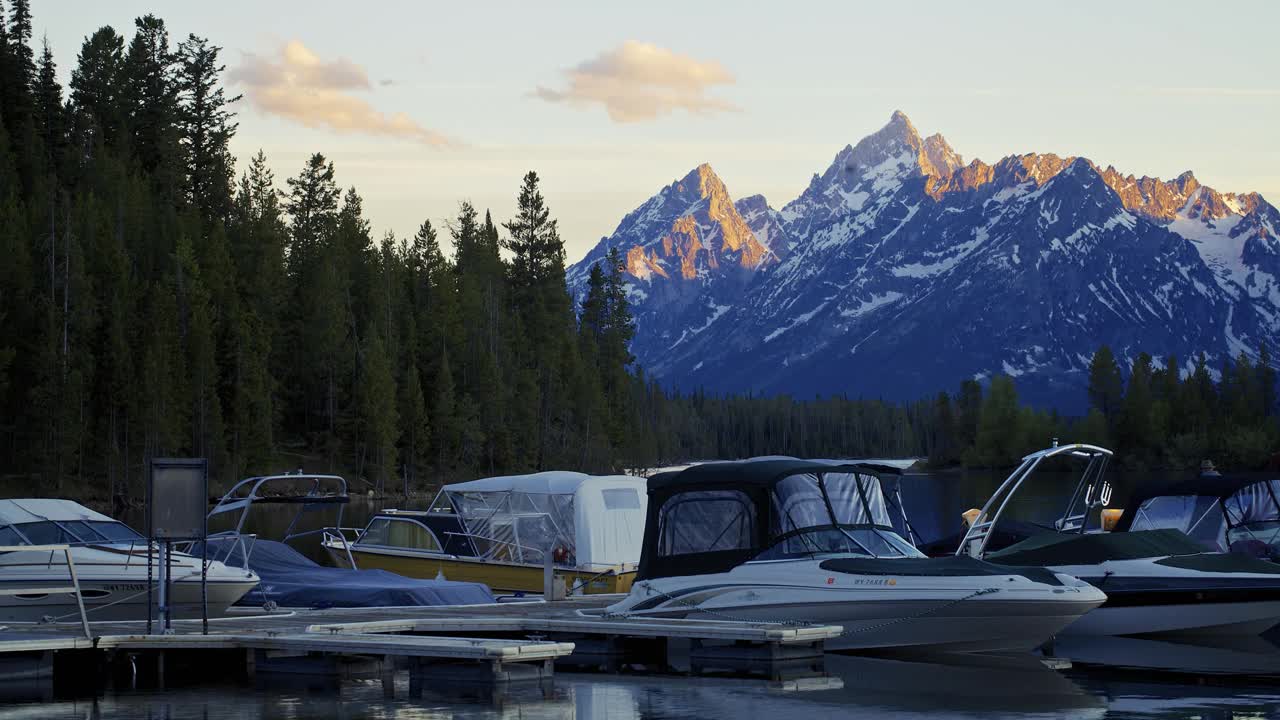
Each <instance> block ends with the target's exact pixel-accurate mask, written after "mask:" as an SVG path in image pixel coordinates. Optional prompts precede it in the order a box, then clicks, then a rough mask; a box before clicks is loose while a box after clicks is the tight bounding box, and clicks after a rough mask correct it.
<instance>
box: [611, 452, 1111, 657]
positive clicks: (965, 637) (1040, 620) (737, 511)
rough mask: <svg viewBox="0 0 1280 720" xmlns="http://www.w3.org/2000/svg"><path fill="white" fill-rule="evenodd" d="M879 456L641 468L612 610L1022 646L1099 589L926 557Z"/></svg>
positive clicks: (926, 641) (877, 637) (864, 636)
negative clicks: (902, 529)
mask: <svg viewBox="0 0 1280 720" xmlns="http://www.w3.org/2000/svg"><path fill="white" fill-rule="evenodd" d="M900 472H901V471H900V470H899V469H897V468H894V467H890V466H888V465H875V464H867V463H861V464H843V463H839V462H833V461H804V460H795V459H770V460H760V461H747V462H731V463H708V464H705V465H699V466H695V467H692V468H689V469H687V470H683V471H681V472H677V473H663V474H659V475H655V476H653V477H651V478H650V479H649V506H648V521H647V524H646V527H645V539H644V547H643V551H642V554H641V560H640V568H639V571H638V574H637V579H636V582H635V584H634V585H633V586H632V588H631V591H630V593H629V594H628V595H627V597H626V598H625V599H623V600H622V601H620V602H618V603H616V604H614V605H612V606H610V607H609V608H608V609H607V611H606V612H607V613H608V614H612V615H615V616H650V617H676V618H696V619H709V620H717V619H719V620H739V621H753V622H777V623H789V624H796V623H806V624H824V625H840V626H842V627H843V628H844V633H843V634H842V635H841V636H840V637H839V638H838V639H836V640H832V641H828V643H827V648H828V649H834V650H856V649H867V650H870V649H881V650H909V651H918V652H925V651H927V652H938V651H957V652H983V651H1018V650H1030V649H1033V648H1036V647H1038V646H1040V645H1041V644H1043V643H1044V642H1045V641H1047V640H1049V639H1050V638H1051V637H1052V636H1053V635H1054V634H1055V633H1057V632H1058V631H1059V630H1060V629H1062V628H1064V627H1066V626H1067V625H1069V624H1071V623H1072V622H1074V621H1075V620H1076V619H1077V618H1079V617H1080V616H1081V615H1083V614H1084V613H1086V612H1088V611H1089V610H1092V609H1093V608H1095V607H1097V606H1098V605H1100V604H1101V603H1102V602H1103V601H1104V600H1105V599H1106V596H1105V595H1104V594H1103V593H1102V592H1101V591H1099V590H1097V589H1096V588H1093V587H1091V586H1089V585H1088V584H1086V583H1083V582H1080V581H1079V580H1076V579H1075V578H1072V577H1069V576H1067V575H1065V574H1062V573H1053V572H1049V571H1046V570H1044V569H1041V568H1030V569H1021V568H1004V567H999V566H995V565H992V564H990V563H986V562H982V561H979V560H975V559H972V558H927V557H925V556H924V555H923V554H922V553H920V552H919V551H918V550H916V548H915V547H914V546H913V545H912V544H911V543H910V542H908V541H907V540H905V539H904V538H903V537H902V536H901V535H899V534H898V533H897V532H895V531H894V529H893V523H892V521H891V519H890V517H889V509H888V503H887V502H886V496H885V493H884V490H883V488H882V486H881V483H880V477H881V476H882V475H884V476H889V475H893V476H896V475H897V474H899V473H900Z"/></svg>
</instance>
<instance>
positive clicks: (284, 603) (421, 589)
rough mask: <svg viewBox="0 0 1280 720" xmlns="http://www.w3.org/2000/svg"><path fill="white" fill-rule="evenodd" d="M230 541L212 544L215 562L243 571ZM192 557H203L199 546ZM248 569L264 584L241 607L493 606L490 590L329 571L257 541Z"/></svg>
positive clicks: (281, 546) (344, 570)
mask: <svg viewBox="0 0 1280 720" xmlns="http://www.w3.org/2000/svg"><path fill="white" fill-rule="evenodd" d="M228 542H231V541H230V540H228V539H221V540H219V539H213V540H211V541H210V543H209V554H210V556H211V557H214V558H217V559H218V560H222V561H223V562H226V563H227V564H228V565H231V566H233V567H243V566H244V558H243V554H242V553H241V551H240V548H239V547H238V546H237V547H235V548H234V549H232V550H231V552H230V554H229V556H228V554H227V545H226V543H228ZM192 554H194V555H197V556H198V555H199V554H200V546H199V545H198V544H197V545H196V546H195V547H194V548H193V551H192ZM249 569H251V570H253V571H254V572H256V573H257V574H258V577H260V578H261V579H262V581H261V582H260V583H258V586H257V587H255V588H254V589H253V590H251V591H249V592H248V593H247V594H246V595H245V596H244V597H243V598H241V599H240V602H238V603H236V604H237V605H245V606H261V605H265V604H266V603H267V602H275V604H276V605H278V606H280V607H302V608H343V607H347V608H349V607H399V606H427V605H474V604H479V603H491V602H493V601H494V600H493V593H492V592H490V590H489V587H488V586H487V585H483V584H481V583H471V582H454V581H452V580H419V579H416V578H407V577H404V576H403V575H397V574H395V573H393V572H388V571H386V570H349V569H347V568H336V567H325V566H323V565H320V564H318V563H316V562H315V561H314V560H311V559H310V558H308V557H306V556H304V555H302V554H301V553H299V552H298V551H297V550H294V549H293V548H292V547H289V546H288V545H286V544H284V543H281V542H276V541H273V540H256V541H253V543H252V546H251V549H250V551H249Z"/></svg>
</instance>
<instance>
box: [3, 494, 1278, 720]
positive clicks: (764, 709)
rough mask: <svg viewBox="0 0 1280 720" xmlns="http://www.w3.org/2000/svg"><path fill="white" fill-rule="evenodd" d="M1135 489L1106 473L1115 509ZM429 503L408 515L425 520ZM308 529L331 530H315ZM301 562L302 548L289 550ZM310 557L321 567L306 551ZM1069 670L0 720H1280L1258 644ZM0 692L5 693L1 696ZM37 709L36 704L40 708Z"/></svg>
mask: <svg viewBox="0 0 1280 720" xmlns="http://www.w3.org/2000/svg"><path fill="white" fill-rule="evenodd" d="M1002 479H1003V476H997V475H993V474H989V473H967V474H937V475H910V476H907V477H906V478H904V481H903V490H902V495H903V499H904V504H905V506H906V508H907V511H908V513H909V515H910V516H911V520H912V524H913V526H914V528H915V530H916V532H917V533H919V534H920V535H921V536H922V537H923V539H924V540H925V541H929V540H933V539H936V538H938V537H941V536H944V535H948V534H950V533H954V532H956V531H957V530H958V529H959V528H960V513H961V512H963V511H964V510H966V509H968V508H970V507H978V506H981V504H982V503H983V502H984V501H985V500H986V498H987V496H988V495H989V494H990V493H991V491H992V490H993V489H994V488H995V487H996V486H997V485H998V484H999V482H1000V481H1001V480H1002ZM1142 479H1143V478H1142V477H1140V476H1134V475H1124V474H1115V473H1113V474H1112V477H1111V480H1112V482H1113V483H1114V484H1115V485H1116V495H1115V501H1114V502H1113V505H1114V504H1116V503H1118V502H1122V501H1123V498H1124V497H1125V495H1127V493H1128V490H1129V488H1130V487H1132V486H1133V485H1135V484H1136V483H1138V482H1140V481H1141V480H1142ZM1071 490H1072V485H1071V481H1070V479H1069V478H1066V477H1050V476H1044V477H1042V478H1041V479H1040V481H1039V482H1038V483H1037V484H1035V485H1033V486H1028V487H1027V491H1026V492H1025V494H1024V495H1023V496H1022V497H1020V498H1019V499H1018V501H1017V503H1016V505H1015V507H1014V514H1015V515H1016V516H1017V517H1018V519H1024V520H1033V521H1043V520H1048V519H1052V518H1053V517H1056V515H1057V514H1058V513H1060V512H1061V510H1062V503H1063V502H1064V501H1065V497H1066V495H1068V494H1069V493H1070V491H1071ZM425 503H426V501H425V500H418V501H416V502H411V503H409V504H408V506H411V507H423V506H425ZM397 505H398V506H405V504H404V503H402V502H399V501H393V500H388V501H384V502H376V503H375V502H371V501H368V500H357V501H353V502H352V503H351V504H350V505H348V506H347V507H346V509H345V514H346V517H345V518H344V524H345V525H348V526H356V527H360V526H363V525H364V523H365V521H366V520H367V518H368V516H369V515H370V513H371V512H373V511H374V510H376V509H377V508H378V507H382V506H397ZM261 510H263V511H264V512H262V513H260V514H259V516H258V517H257V518H256V519H255V522H254V523H253V528H252V529H253V530H255V531H256V532H259V533H260V534H262V535H264V536H274V535H278V534H279V533H280V532H281V531H282V530H283V529H284V528H285V527H286V526H287V525H288V523H289V521H290V520H291V519H292V513H293V509H291V508H289V507H288V506H264V507H262V508H261ZM315 520H316V525H317V526H319V525H323V524H330V523H331V522H332V520H333V518H332V517H324V518H320V517H317V518H315ZM300 549H303V550H307V549H308V548H305V547H304V548H300ZM310 550H311V551H310V552H309V553H308V554H311V555H312V556H313V557H316V558H319V557H320V554H319V553H318V552H315V550H314V548H311V549H310ZM1054 652H1055V653H1056V654H1057V655H1058V656H1060V657H1064V658H1070V659H1072V660H1073V665H1072V667H1071V668H1070V669H1067V670H1054V669H1050V668H1048V667H1046V666H1045V664H1044V663H1042V662H1041V661H1040V659H1038V658H1036V657H1033V656H1030V655H1027V656H1018V657H1011V658H973V657H971V658H948V659H941V658H939V659H920V660H912V661H906V660H894V659H885V658H867V657H850V656H828V658H827V662H826V667H825V671H824V674H822V675H819V676H810V677H799V678H796V679H793V680H790V681H785V682H780V683H771V682H767V681H764V680H752V679H740V678H714V679H713V678H688V677H682V676H663V677H646V676H627V675H588V674H572V673H557V674H556V677H555V678H554V680H552V681H550V682H547V683H543V684H534V685H513V686H511V687H509V688H507V689H505V690H501V691H496V692H495V691H481V690H478V689H467V688H465V687H462V688H458V687H455V688H441V687H434V688H433V687H430V686H429V687H428V688H427V690H426V691H425V693H424V695H423V696H422V697H421V698H416V699H411V698H410V697H409V689H408V681H407V679H405V678H404V677H403V674H401V677H400V678H399V679H398V680H397V685H396V687H395V688H394V693H393V695H392V696H388V695H387V694H386V693H385V691H384V689H383V687H382V685H381V684H380V683H379V682H378V681H351V680H348V681H345V682H343V683H341V684H337V683H334V682H331V681H328V680H325V679H322V678H312V679H300V678H296V677H287V676H286V677H282V676H263V677H260V679H259V680H258V683H257V684H256V685H254V686H209V687H196V688H186V689H177V690H169V691H166V692H163V693H157V692H141V691H139V692H120V693H116V694H108V695H107V696H105V697H103V698H99V699H96V700H77V701H53V699H52V698H51V697H49V696H47V694H46V695H42V693H45V691H43V690H41V689H40V688H37V687H31V686H23V687H18V688H11V689H9V692H8V693H7V694H3V695H0V697H4V698H6V699H7V700H8V704H4V705H0V720H6V719H7V718H50V719H62V718H66V719H68V720H70V719H71V718H77V719H78V718H86V719H88V718H101V717H112V718H127V719H130V720H143V719H144V718H145V719H147V720H152V719H161V718H173V719H177V718H202V719H211V720H216V719H219V718H246V719H256V718H263V719H266V718H281V719H284V718H288V719H291V720H292V719H295V718H363V717H369V718H405V719H412V718H476V719H482V718H608V719H609V720H629V719H631V718H637V719H638V718H646V719H653V720H658V719H662V718H732V719H734V720H744V719H747V718H770V720H789V719H790V718H805V719H806V720H814V719H818V718H836V717H842V718H843V717H853V718H881V717H894V718H917V717H918V718H926V717H927V718H983V719H984V720H990V719H992V718H1018V719H1021V718H1223V719H1225V718H1271V717H1280V646H1277V644H1275V643H1273V642H1272V641H1271V640H1270V639H1267V638H1261V637H1259V638H1248V639H1245V640H1240V641H1233V642H1225V641H1222V642H1210V641H1206V642H1201V643H1200V644H1196V645H1193V644H1188V643H1185V642H1178V643H1174V642H1167V641H1151V640H1133V639H1102V640H1097V641H1090V642H1076V643H1069V642H1063V641H1060V642H1059V643H1058V644H1057V645H1056V646H1055V648H1054ZM2 693H4V689H3V688H2V687H0V694H2ZM41 700H43V702H40V701H41Z"/></svg>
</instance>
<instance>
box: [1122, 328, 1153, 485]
mask: <svg viewBox="0 0 1280 720" xmlns="http://www.w3.org/2000/svg"><path fill="white" fill-rule="evenodd" d="M1151 376H1152V370H1151V356H1150V355H1148V354H1147V353H1145V352H1144V353H1139V354H1138V357H1137V358H1135V359H1134V361H1133V367H1132V368H1131V369H1130V371H1129V386H1128V388H1127V389H1126V390H1125V392H1124V400H1123V401H1122V402H1121V407H1120V415H1119V420H1118V424H1117V437H1118V440H1119V442H1120V444H1121V447H1123V448H1124V450H1125V452H1127V453H1129V454H1130V455H1131V456H1135V457H1137V458H1143V461H1144V462H1145V458H1146V456H1147V454H1148V453H1149V452H1150V451H1154V450H1155V439H1154V438H1153V437H1152V434H1151V412H1152V403H1153V400H1152V391H1151Z"/></svg>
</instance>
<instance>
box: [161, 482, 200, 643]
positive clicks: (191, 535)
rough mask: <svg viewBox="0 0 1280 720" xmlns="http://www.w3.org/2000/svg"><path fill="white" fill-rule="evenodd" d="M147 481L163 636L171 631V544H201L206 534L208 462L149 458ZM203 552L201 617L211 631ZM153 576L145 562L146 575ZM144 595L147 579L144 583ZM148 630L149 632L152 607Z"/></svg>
mask: <svg viewBox="0 0 1280 720" xmlns="http://www.w3.org/2000/svg"><path fill="white" fill-rule="evenodd" d="M150 470H151V472H150V473H149V475H148V479H147V548H148V555H150V547H151V545H152V543H158V548H159V551H160V555H159V558H158V562H157V565H158V567H159V576H160V577H159V579H160V582H159V592H158V597H159V610H160V618H161V622H162V628H163V632H165V633H169V632H172V628H173V610H174V604H175V601H174V593H173V587H172V584H173V572H172V563H173V542H174V541H175V540H179V541H186V542H197V541H198V542H199V543H200V545H201V547H202V548H203V547H204V545H205V542H204V541H205V537H206V536H207V535H208V527H207V522H206V511H207V508H208V502H209V500H208V498H209V463H208V461H207V460H205V459H204V458H153V459H152V460H151V468H150ZM206 564H207V563H206V561H205V555H204V551H203V550H202V553H201V563H200V615H201V619H202V620H203V621H204V626H203V627H204V632H205V633H208V631H209V607H208V589H207V575H206V570H207V568H206ZM150 573H151V562H150V558H149V557H148V561H147V574H148V575H150ZM147 587H148V590H150V580H149V579H148V585H147ZM147 631H148V632H150V631H151V612H150V602H148V611H147Z"/></svg>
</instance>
